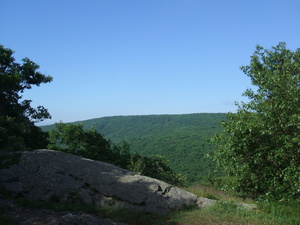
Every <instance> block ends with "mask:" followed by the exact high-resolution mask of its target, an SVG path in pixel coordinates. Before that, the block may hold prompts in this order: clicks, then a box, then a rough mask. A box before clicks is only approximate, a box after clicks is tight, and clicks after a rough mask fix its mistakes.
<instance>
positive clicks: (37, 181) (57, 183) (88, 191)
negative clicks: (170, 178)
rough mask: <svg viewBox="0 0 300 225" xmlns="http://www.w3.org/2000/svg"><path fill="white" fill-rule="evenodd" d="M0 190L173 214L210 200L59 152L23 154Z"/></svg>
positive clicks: (1, 177) (0, 177)
mask: <svg viewBox="0 0 300 225" xmlns="http://www.w3.org/2000/svg"><path fill="white" fill-rule="evenodd" d="M0 182H1V183H0V184H1V186H2V188H4V189H6V190H7V191H9V192H10V193H12V194H13V195H15V196H21V197H25V198H27V199H33V200H40V201H56V202H60V203H84V204H87V205H95V206H98V205H100V206H117V207H128V208H134V209H139V210H142V211H148V212H153V213H163V214H164V213H168V212H170V211H172V210H177V209H180V208H182V207H184V206H189V205H194V204H198V206H199V207H202V206H204V205H206V204H210V203H211V202H212V201H211V200H209V199H205V198H201V197H199V196H197V195H194V194H192V193H190V192H187V191H184V190H182V189H180V188H177V187H174V186H172V185H170V184H167V183H165V182H162V181H160V180H157V179H154V178H150V177H146V176H141V175H139V174H138V173H135V172H131V171H128V170H125V169H122V168H119V167H117V166H114V165H112V164H108V163H104V162H100V161H94V160H89V159H85V158H81V157H79V156H75V155H71V154H67V153H63V152H59V151H53V150H35V151H32V152H22V154H21V158H20V161H19V163H18V164H15V165H13V166H11V167H10V168H8V169H3V170H1V171H0Z"/></svg>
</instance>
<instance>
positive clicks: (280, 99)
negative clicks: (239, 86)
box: [214, 43, 300, 201]
mask: <svg viewBox="0 0 300 225" xmlns="http://www.w3.org/2000/svg"><path fill="white" fill-rule="evenodd" d="M241 70H242V71H243V72H244V73H245V74H246V75H247V76H249V77H250V78H251V81H252V84H253V85H255V86H256V87H257V90H255V91H254V90H252V89H247V90H246V91H245V92H244V94H243V95H244V96H247V97H248V98H249V102H248V103H245V102H242V103H241V104H237V105H238V110H237V113H229V114H228V115H227V117H228V121H226V122H224V123H223V124H222V125H223V128H224V132H223V133H222V134H221V135H218V136H216V137H215V138H214V141H215V142H216V143H217V150H216V151H215V154H214V161H215V162H216V163H217V165H219V166H220V167H221V168H223V169H224V170H225V171H226V172H227V174H228V176H229V177H230V182H229V183H228V185H227V187H225V188H227V190H229V189H231V190H234V191H236V192H238V193H240V194H241V195H243V196H250V197H253V198H257V197H260V198H262V199H269V200H270V199H273V200H282V201H283V200H288V201H300V91H299V87H300V79H299V78H300V77H299V76H300V51H295V52H293V51H291V50H289V49H287V48H286V44H285V43H279V44H278V45H277V46H275V47H272V49H270V50H268V49H264V48H263V47H261V46H257V47H256V51H255V52H254V54H253V55H252V56H251V62H250V65H249V66H242V67H241Z"/></svg>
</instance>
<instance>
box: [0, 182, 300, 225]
mask: <svg viewBox="0 0 300 225" xmlns="http://www.w3.org/2000/svg"><path fill="white" fill-rule="evenodd" d="M187 189H188V190H189V191H191V192H194V193H195V194H200V195H201V193H202V194H204V195H202V197H208V196H213V197H214V198H215V199H222V200H220V201H218V202H217V203H216V204H214V205H212V206H210V207H206V208H203V209H192V208H185V209H182V210H178V211H175V212H172V213H169V214H168V215H157V214H153V213H146V212H140V211H135V210H132V209H124V208H112V207H94V206H86V205H82V204H61V203H57V202H55V201H53V202H38V201H29V200H26V199H15V202H16V204H17V205H21V206H24V207H31V208H37V209H51V210H55V211H84V212H86V213H89V214H93V215H97V216H99V217H101V218H109V219H112V220H114V221H118V222H123V223H126V224H128V225H140V224H143V225H204V224H207V225H223V224H226V225H231V224H232V225H233V224H234V225H237V224H240V225H264V224H266V225H282V224H285V225H299V224H300V216H299V215H300V205H299V204H287V203H278V202H277V203H258V207H257V208H256V209H255V210H245V209H244V208H242V207H239V206H237V204H235V203H236V202H237V201H238V202H243V200H242V199H239V198H233V197H229V196H227V195H225V194H224V193H223V192H220V191H218V190H215V189H213V188H211V187H208V186H205V185H196V186H193V187H190V188H187ZM232 199H234V201H232ZM247 201H250V200H247ZM250 203H253V201H250ZM0 212H1V210H0ZM0 220H1V222H3V221H7V223H4V224H11V223H9V222H10V218H9V217H7V215H5V214H1V215H0ZM1 222H0V224H2V223H1Z"/></svg>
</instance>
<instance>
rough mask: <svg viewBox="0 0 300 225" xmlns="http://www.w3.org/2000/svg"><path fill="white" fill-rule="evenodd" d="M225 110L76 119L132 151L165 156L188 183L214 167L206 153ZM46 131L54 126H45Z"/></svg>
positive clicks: (210, 148)
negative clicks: (126, 144)
mask: <svg viewBox="0 0 300 225" xmlns="http://www.w3.org/2000/svg"><path fill="white" fill-rule="evenodd" d="M223 120H226V114H225V113H195V114H181V115H141V116H112V117H102V118H96V119H90V120H85V121H77V122H74V123H73V124H78V123H81V124H82V125H83V127H84V128H85V129H89V128H94V129H96V130H97V131H98V132H100V133H101V134H103V135H104V136H105V137H106V138H109V139H110V140H111V141H112V142H113V143H116V144H119V143H121V142H122V141H127V142H128V143H129V145H130V149H131V152H138V153H141V154H144V155H153V154H160V155H163V156H165V157H166V158H167V159H168V160H169V163H170V166H171V167H172V168H173V169H174V170H175V171H176V172H180V173H182V174H185V175H186V176H187V177H188V181H189V183H193V182H197V181H200V180H205V178H206V176H207V175H208V174H209V173H210V172H212V170H214V166H213V164H212V162H211V160H210V159H209V158H208V157H207V154H209V153H212V152H213V149H214V146H213V145H212V144H211V143H209V142H208V141H207V139H209V138H210V137H212V136H213V135H214V134H216V133H219V132H221V129H222V128H221V126H220V124H221V121H223ZM41 128H42V129H43V130H49V129H54V125H48V126H42V127H41Z"/></svg>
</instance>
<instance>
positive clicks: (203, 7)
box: [0, 0, 300, 124]
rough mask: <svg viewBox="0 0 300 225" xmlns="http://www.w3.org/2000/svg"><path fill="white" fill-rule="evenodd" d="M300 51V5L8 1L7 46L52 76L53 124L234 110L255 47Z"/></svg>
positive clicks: (3, 16)
mask: <svg viewBox="0 0 300 225" xmlns="http://www.w3.org/2000/svg"><path fill="white" fill-rule="evenodd" d="M281 41H284V42H286V43H287V47H288V48H289V49H292V50H295V49H297V48H299V47H300V1H299V0H280V1H279V0H247V1H246V0H0V44H2V45H4V46H5V47H7V48H11V49H12V50H14V51H15V58H16V60H17V61H18V62H20V60H21V59H22V58H24V57H29V58H30V59H31V60H32V61H34V62H36V63H37V64H39V65H40V72H42V73H45V74H46V75H51V76H52V77H53V78H54V80H53V82H51V83H49V84H43V85H41V86H40V87H38V88H33V89H31V90H29V91H27V92H26V93H25V94H24V97H26V98H27V99H32V100H33V106H37V105H43V106H45V107H46V108H48V110H49V112H50V114H51V115H52V120H46V121H45V122H43V123H44V124H45V123H47V124H49V123H54V122H59V121H63V122H72V121H78V120H85V119H91V118H98V117H104V116H115V115H149V114H183V113H201V112H229V111H231V112H235V111H236V106H235V105H234V102H235V101H238V102H240V101H242V100H246V99H244V98H243V97H242V96H241V95H242V93H243V92H244V91H245V90H246V89H247V88H248V87H251V82H250V79H249V78H248V77H247V76H246V75H244V74H243V72H242V71H241V70H240V69H239V67H240V66H242V65H248V64H249V61H250V56H251V55H252V54H253V52H254V50H255V46H256V45H257V44H259V45H261V46H263V47H265V48H271V47H272V46H275V45H277V44H278V43H279V42H281Z"/></svg>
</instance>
